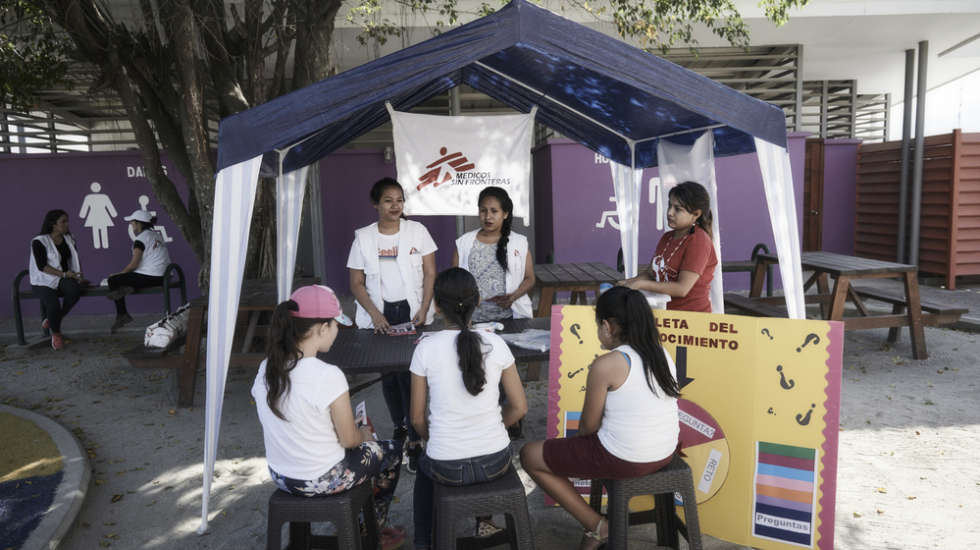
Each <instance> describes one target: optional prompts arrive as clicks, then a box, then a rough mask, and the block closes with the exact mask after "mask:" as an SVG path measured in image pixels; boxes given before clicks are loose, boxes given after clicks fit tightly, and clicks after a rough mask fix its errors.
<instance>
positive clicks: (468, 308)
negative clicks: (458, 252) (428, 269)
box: [410, 267, 527, 550]
mask: <svg viewBox="0 0 980 550" xmlns="http://www.w3.org/2000/svg"><path fill="white" fill-rule="evenodd" d="M479 303H480V292H479V290H478V289H477V285H476V280H475V279H474V278H473V275H471V274H470V273H469V272H467V271H466V270H464V269H461V268H458V267H454V268H450V269H447V270H446V271H443V272H442V273H440V274H439V275H438V276H437V277H436V281H435V300H434V304H435V307H436V311H437V312H439V313H441V314H442V315H443V316H444V318H445V319H446V330H444V331H442V332H439V333H435V334H434V335H432V336H428V337H427V338H425V339H424V340H422V341H421V342H420V343H419V345H418V347H417V348H416V349H415V354H414V355H413V356H412V366H411V369H410V370H411V373H412V408H411V411H412V413H411V419H412V425H414V426H415V429H416V430H417V431H418V433H419V434H420V435H421V436H422V438H423V439H427V440H428V443H427V444H426V446H425V450H424V451H423V452H422V456H421V458H420V460H419V468H418V475H417V476H416V477H415V503H414V504H415V548H416V550H427V549H428V548H430V547H431V546H432V493H433V485H432V484H433V480H437V481H438V482H439V483H442V484H443V485H451V486H457V487H458V486H464V485H472V484H475V483H486V482H489V481H493V480H495V479H498V478H500V477H501V476H503V475H504V474H506V473H507V470H508V469H509V468H510V462H511V456H510V438H509V437H508V436H507V429H506V428H505V426H510V425H512V424H515V423H516V422H517V421H518V420H519V419H521V418H523V417H524V415H525V414H527V398H526V397H525V395H524V387H523V386H522V385H521V378H520V376H519V375H518V374H517V368H516V367H515V366H514V356H513V354H512V353H511V352H510V348H509V347H507V343H506V342H504V341H503V340H502V339H501V338H500V337H499V336H497V335H496V334H492V333H486V332H474V331H472V330H470V326H469V325H470V320H471V318H472V316H473V310H475V309H476V306H477V304H479ZM501 382H502V387H503V389H504V392H505V393H506V395H507V403H506V404H505V405H503V407H501V405H500V404H499V402H498V395H499V389H498V388H499V386H498V384H500V383H501ZM427 401H428V410H429V411H430V414H428V415H427V414H426V402H427Z"/></svg>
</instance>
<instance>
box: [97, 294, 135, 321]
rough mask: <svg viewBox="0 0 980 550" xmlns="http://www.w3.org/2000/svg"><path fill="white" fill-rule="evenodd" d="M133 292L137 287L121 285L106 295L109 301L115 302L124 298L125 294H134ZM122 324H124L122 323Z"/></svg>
mask: <svg viewBox="0 0 980 550" xmlns="http://www.w3.org/2000/svg"><path fill="white" fill-rule="evenodd" d="M133 292H136V289H135V288H133V287H131V286H121V287H119V288H117V289H116V290H113V291H110V292H109V293H108V294H106V295H105V297H106V299H108V300H109V301H112V302H115V301H116V300H118V299H120V298H122V297H123V296H128V295H130V294H132V293H133ZM120 326H122V325H120Z"/></svg>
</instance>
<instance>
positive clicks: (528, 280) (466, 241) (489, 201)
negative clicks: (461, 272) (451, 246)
mask: <svg viewBox="0 0 980 550" xmlns="http://www.w3.org/2000/svg"><path fill="white" fill-rule="evenodd" d="M478 204H479V206H480V225H481V226H482V227H481V228H480V229H477V230H474V231H470V232H469V233H466V234H465V235H463V236H462V237H460V238H459V239H457V240H456V250H455V251H454V252H453V267H461V268H463V269H465V270H467V271H469V272H470V273H472V274H473V276H474V277H475V278H476V281H477V284H478V285H479V288H480V300H481V301H482V303H481V304H480V305H479V306H478V307H477V309H476V311H475V312H474V313H473V320H474V321H476V322H482V321H496V320H499V319H509V318H512V317H513V318H514V319H526V318H529V317H531V316H532V314H531V297H530V293H531V291H532V290H533V289H534V265H533V264H532V263H531V254H530V251H529V250H528V245H527V237H525V236H524V235H520V234H517V233H512V232H511V230H510V226H511V224H512V223H513V222H514V216H513V212H514V203H513V201H511V200H510V196H508V195H507V191H504V190H503V189H501V188H500V187H487V188H485V189H484V190H483V191H482V192H480V197H479V202H478Z"/></svg>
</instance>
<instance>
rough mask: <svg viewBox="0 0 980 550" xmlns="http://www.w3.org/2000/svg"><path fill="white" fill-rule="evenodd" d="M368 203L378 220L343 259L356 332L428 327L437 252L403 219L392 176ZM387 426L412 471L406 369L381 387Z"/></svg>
mask: <svg viewBox="0 0 980 550" xmlns="http://www.w3.org/2000/svg"><path fill="white" fill-rule="evenodd" d="M371 203H372V204H374V209H375V210H377V211H378V221H377V222H375V223H372V224H371V225H369V226H367V227H362V228H361V229H358V230H357V231H355V232H354V244H353V245H352V246H351V249H350V256H349V257H348V258H347V267H348V268H349V269H350V289H351V293H353V294H354V298H355V299H356V300H357V316H356V318H355V320H356V322H357V326H358V328H361V329H373V330H374V331H375V332H381V333H387V332H388V331H389V330H390V328H391V326H392V325H400V324H403V323H407V322H409V321H411V322H412V323H414V324H415V325H427V324H430V323H432V319H433V316H434V315H435V310H432V309H430V306H431V305H432V285H433V283H434V282H435V278H436V257H435V251H436V250H437V247H436V243H435V241H433V240H432V237H431V236H430V235H429V231H428V230H426V228H425V226H424V225H422V224H420V223H418V222H413V221H409V220H407V219H405V218H404V217H403V216H402V210H403V208H404V206H405V195H404V193H403V192H402V186H401V185H400V184H399V183H398V182H397V181H395V180H394V179H392V178H383V179H381V180H380V181H378V182H377V183H375V184H374V187H372V188H371ZM381 388H382V392H383V393H384V397H385V403H386V404H387V405H388V413H389V414H390V415H391V422H392V424H394V426H395V433H394V435H393V436H392V439H395V440H397V441H402V440H403V439H404V438H405V436H406V435H407V436H408V438H409V445H408V452H407V454H408V460H407V461H406V468H408V470H409V471H410V472H412V473H414V472H415V469H416V468H417V464H418V458H419V456H421V454H422V445H421V443H422V439H421V438H420V437H419V435H418V434H417V433H416V432H415V430H414V429H412V427H411V425H410V424H409V423H408V421H407V418H408V415H409V400H410V397H411V391H412V377H411V375H410V374H409V373H408V371H405V372H403V373H401V374H399V375H398V376H397V377H389V378H386V379H385V380H384V382H382V383H381Z"/></svg>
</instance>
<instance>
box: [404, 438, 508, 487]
mask: <svg viewBox="0 0 980 550" xmlns="http://www.w3.org/2000/svg"><path fill="white" fill-rule="evenodd" d="M510 462H511V456H510V446H507V447H504V448H503V449H502V450H501V451H499V452H496V453H492V454H488V455H483V456H476V457H473V458H463V459H459V460H435V459H433V458H431V457H429V456H428V455H427V454H423V455H422V457H421V459H420V460H419V467H420V468H423V471H424V472H425V473H426V474H427V475H428V476H429V478H431V479H432V481H435V482H436V483H441V484H443V485H449V486H452V487H461V486H464V485H473V484H474V483H487V482H489V481H494V480H496V479H499V478H500V477H503V475H504V474H506V473H507V470H508V468H510Z"/></svg>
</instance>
